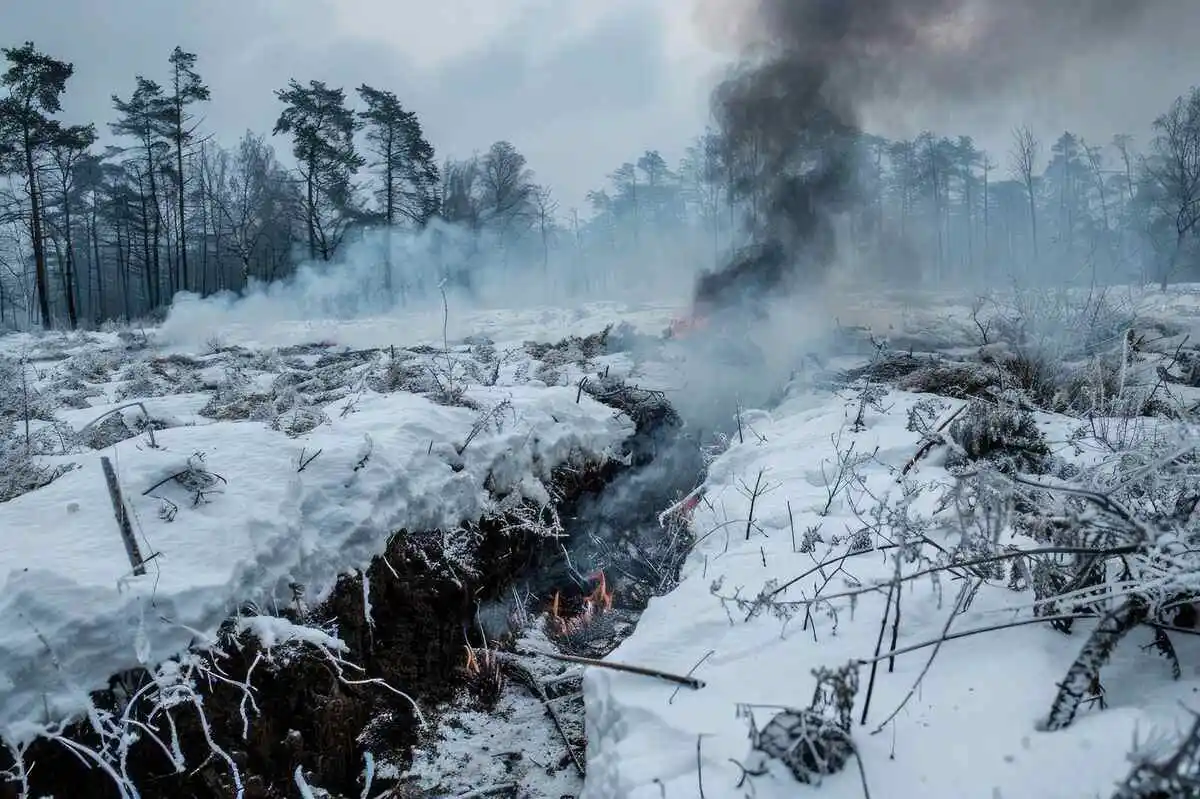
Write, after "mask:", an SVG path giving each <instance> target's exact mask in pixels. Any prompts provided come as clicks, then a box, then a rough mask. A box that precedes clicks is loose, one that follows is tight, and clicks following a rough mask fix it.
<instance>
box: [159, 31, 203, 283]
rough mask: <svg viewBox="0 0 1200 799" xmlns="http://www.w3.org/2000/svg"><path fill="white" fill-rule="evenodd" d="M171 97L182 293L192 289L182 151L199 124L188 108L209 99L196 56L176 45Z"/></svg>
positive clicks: (169, 124) (170, 129) (169, 122)
mask: <svg viewBox="0 0 1200 799" xmlns="http://www.w3.org/2000/svg"><path fill="white" fill-rule="evenodd" d="M169 60H170V63H171V96H170V98H169V100H170V103H169V106H168V108H167V115H166V123H167V127H168V135H169V136H170V139H171V144H172V145H174V148H175V201H176V203H177V204H178V206H177V209H176V210H177V211H178V213H179V222H178V228H179V230H178V240H179V275H180V277H179V281H180V288H182V289H183V290H184V291H188V290H190V289H191V286H192V284H191V281H190V279H189V276H188V250H187V173H186V172H185V171H184V168H183V160H184V151H185V149H186V148H187V147H188V146H189V145H191V144H192V142H193V140H194V139H195V135H196V128H197V127H198V125H193V124H191V122H192V119H193V117H192V115H191V114H190V113H188V106H191V105H193V104H195V103H199V102H204V101H206V100H208V99H209V96H210V95H209V91H208V87H207V86H205V85H204V82H203V81H201V80H200V75H199V74H198V73H197V72H196V55H195V54H194V53H187V52H184V50H183V48H182V47H178V46H176V48H175V49H174V50H172V51H171V57H170V59H169Z"/></svg>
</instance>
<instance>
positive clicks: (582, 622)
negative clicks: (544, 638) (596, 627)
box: [549, 571, 614, 635]
mask: <svg viewBox="0 0 1200 799" xmlns="http://www.w3.org/2000/svg"><path fill="white" fill-rule="evenodd" d="M591 577H592V579H594V580H596V587H595V588H593V589H592V591H591V593H590V594H588V595H587V596H586V597H584V598H583V609H582V610H581V611H580V612H579V613H578V614H576V615H574V616H569V615H567V614H565V613H564V612H563V607H562V594H561V593H560V592H558V591H555V592H554V597H553V598H552V599H551V600H550V619H549V623H550V628H551V631H552V632H554V633H557V634H559V635H569V634H574V633H578V632H580V631H581V630H583V629H584V628H585V627H587V626H588V625H589V624H590V623H591V622H592V621H594V620H595V618H596V617H597V616H599V615H601V614H603V613H607V612H608V611H610V610H612V606H613V596H614V594H613V591H612V589H611V588H609V587H608V579H607V578H606V577H605V576H604V572H602V571H598V572H596V573H595V574H593V575H591Z"/></svg>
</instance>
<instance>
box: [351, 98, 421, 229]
mask: <svg viewBox="0 0 1200 799" xmlns="http://www.w3.org/2000/svg"><path fill="white" fill-rule="evenodd" d="M358 94H359V96H360V97H361V98H362V100H363V102H364V103H366V105H367V107H366V110H364V111H360V112H359V117H360V118H361V119H362V121H363V123H364V124H365V125H366V139H367V142H368V143H369V144H370V146H371V155H373V156H374V158H375V160H374V161H373V162H371V164H370V166H371V167H373V168H375V169H376V170H378V176H379V185H378V187H376V190H375V196H376V200H377V201H378V202H379V206H380V213H381V215H382V217H383V221H384V222H385V223H386V224H387V225H389V226H391V225H395V224H396V223H397V222H399V221H400V220H401V219H406V220H408V221H410V222H412V223H413V224H415V225H418V226H424V225H425V224H426V223H427V222H428V221H429V220H430V218H432V217H433V215H434V214H435V213H436V212H437V188H438V167H437V163H436V162H435V161H434V152H433V145H432V144H430V143H429V141H428V140H427V139H426V138H425V133H424V131H422V130H421V121H420V120H419V119H418V118H417V115H416V114H415V113H414V112H412V111H408V110H406V109H405V108H404V106H403V105H401V103H400V100H399V99H398V98H397V97H396V95H395V94H393V93H392V92H388V91H381V90H379V89H374V88H371V87H370V86H367V85H366V84H364V85H362V86H359V87H358Z"/></svg>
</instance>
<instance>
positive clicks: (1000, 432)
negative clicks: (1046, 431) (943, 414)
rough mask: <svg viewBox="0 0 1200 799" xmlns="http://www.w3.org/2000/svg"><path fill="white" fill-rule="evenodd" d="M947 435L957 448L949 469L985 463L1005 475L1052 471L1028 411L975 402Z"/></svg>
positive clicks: (1038, 433)
mask: <svg viewBox="0 0 1200 799" xmlns="http://www.w3.org/2000/svg"><path fill="white" fill-rule="evenodd" d="M946 432H947V434H948V435H949V437H950V439H951V440H952V441H953V442H954V443H955V444H956V445H957V448H956V451H955V452H953V453H952V454H951V455H950V457H949V458H948V459H947V462H946V465H947V467H950V468H955V467H964V466H967V465H968V464H972V463H976V462H980V461H983V462H986V463H987V464H988V465H989V466H991V467H992V468H994V469H996V470H997V471H999V472H1002V473H1005V474H1016V473H1022V474H1046V473H1047V472H1048V471H1049V470H1050V457H1051V454H1050V447H1049V446H1048V445H1047V444H1046V437H1045V435H1043V433H1042V431H1041V430H1039V429H1038V426H1037V421H1036V420H1035V419H1034V418H1033V415H1032V414H1030V413H1029V412H1028V411H1025V410H1021V409H1019V408H1017V407H1014V406H1012V405H1008V404H1002V405H996V404H992V403H987V402H980V401H975V402H972V403H971V404H970V405H969V406H968V407H967V410H966V412H965V413H963V414H962V415H961V416H959V417H958V418H957V419H955V420H954V421H953V422H951V423H950V426H949V427H948V428H947V431H946Z"/></svg>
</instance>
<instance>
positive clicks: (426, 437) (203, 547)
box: [0, 342, 632, 740]
mask: <svg viewBox="0 0 1200 799" xmlns="http://www.w3.org/2000/svg"><path fill="white" fill-rule="evenodd" d="M110 344H111V342H110ZM89 346H90V345H89ZM112 390H113V387H112V385H109V386H107V387H106V393H108V394H110V395H111V393H112ZM576 394H577V392H576V390H575V389H574V388H573V387H565V386H554V387H545V386H543V387H534V386H529V385H507V386H506V385H502V384H498V385H496V386H492V387H482V386H475V387H472V388H470V389H469V390H468V391H467V393H466V396H467V398H468V399H469V400H471V401H473V402H474V403H475V404H476V405H477V407H478V408H480V409H481V410H473V409H471V408H465V407H447V406H442V405H438V404H435V403H434V402H432V401H431V400H429V399H427V398H425V397H423V396H418V395H415V394H411V393H406V392H395V393H389V394H376V393H371V392H364V394H363V395H362V396H359V397H357V398H356V399H354V401H353V408H352V410H351V411H350V412H347V413H345V414H343V412H342V411H343V409H344V406H345V405H346V402H345V401H339V402H334V403H332V404H331V405H330V406H328V407H326V408H324V409H323V410H324V411H325V414H326V416H327V417H328V422H327V423H325V424H322V425H320V426H318V427H316V428H315V429H314V430H312V431H311V432H309V433H307V434H305V435H302V436H299V437H297V438H290V437H289V436H287V435H286V434H285V433H284V432H281V431H280V430H276V429H272V428H271V427H270V426H268V425H267V424H264V423H263V422H258V421H227V422H212V421H211V420H204V419H199V420H198V417H197V416H196V415H195V411H196V405H197V404H198V400H197V399H196V397H195V396H194V395H191V394H187V395H182V396H172V397H151V398H145V399H143V400H142V401H143V403H144V404H145V406H146V408H147V410H148V411H149V413H150V414H151V416H152V417H154V418H160V419H161V418H167V419H172V420H174V423H177V424H184V425H187V424H191V425H192V426H179V427H172V428H169V429H163V430H158V431H157V432H156V433H155V443H156V444H157V446H151V444H150V442H149V440H148V437H147V436H146V435H141V436H136V437H134V438H130V439H127V440H125V441H122V442H120V443H118V444H116V445H114V446H111V447H108V448H106V449H103V450H98V451H92V450H86V449H84V450H82V451H79V452H75V453H72V454H69V455H61V456H49V457H47V458H44V460H47V461H55V462H72V463H75V464H76V465H77V468H75V469H74V470H73V471H70V472H68V473H67V474H66V475H64V476H63V477H61V478H59V479H58V480H56V481H54V482H53V483H51V484H50V485H48V486H45V487H43V488H41V489H38V490H36V491H33V492H30V493H28V494H25V495H24V496H21V497H18V498H16V499H14V500H12V501H10V502H7V503H4V504H2V505H0V531H3V535H0V564H3V575H4V584H3V589H2V590H0V735H2V736H3V737H4V738H5V739H8V740H16V739H19V738H21V737H23V736H26V735H28V734H29V732H30V731H31V730H33V729H35V728H36V725H37V724H46V723H53V722H57V721H60V720H63V719H66V718H68V717H70V716H72V715H74V714H77V713H79V712H80V711H82V710H84V709H85V708H86V706H87V692H88V691H91V690H96V689H98V688H102V687H104V685H105V684H106V681H107V680H108V678H109V676H110V675H113V674H115V673H117V672H119V671H121V670H123V669H128V668H131V667H134V666H137V665H139V664H140V663H151V664H152V663H156V662H158V661H161V660H163V659H165V658H169V657H171V656H173V655H175V654H176V653H179V652H181V651H182V650H184V649H186V648H187V647H188V646H189V645H190V644H191V643H193V642H194V641H196V640H197V639H198V640H199V641H201V642H203V641H205V640H209V639H210V637H211V636H212V634H213V633H214V631H215V630H216V629H217V627H218V626H219V625H220V624H221V622H222V621H224V620H225V619H226V618H227V617H228V616H230V615H231V614H232V613H234V612H235V611H236V610H237V608H238V607H239V606H242V605H244V604H245V603H247V602H254V603H256V604H257V605H259V606H260V607H263V608H270V607H272V606H274V604H275V603H286V602H288V601H290V597H291V590H290V588H289V586H291V585H292V584H294V583H297V584H301V585H303V586H305V587H306V588H307V597H308V599H309V600H315V599H319V598H320V596H321V593H322V592H323V591H325V590H327V589H328V588H330V587H331V586H332V584H333V582H334V580H335V579H336V577H337V575H338V574H339V573H342V572H345V571H349V570H353V569H356V568H359V567H362V566H365V565H366V564H367V563H368V562H369V561H370V559H371V557H372V556H374V555H376V554H378V553H380V552H381V551H383V548H384V546H385V543H386V540H387V538H388V536H389V535H390V534H391V533H393V532H395V531H397V530H399V529H402V528H409V529H439V528H440V529H446V530H453V529H455V528H456V527H457V526H458V525H459V524H460V523H462V522H463V521H467V520H474V519H477V518H478V517H479V516H480V515H481V514H483V513H484V512H485V511H487V510H488V509H489V503H491V502H493V500H491V499H490V494H489V491H488V489H485V487H484V484H485V482H487V483H488V485H489V487H490V489H491V491H492V492H496V493H498V494H504V493H506V492H509V491H513V492H516V494H517V495H532V497H533V498H537V495H538V494H539V493H540V494H542V495H543V498H544V493H545V489H544V488H542V487H541V484H540V480H542V479H545V478H546V477H548V476H549V474H550V472H551V471H552V470H553V469H554V468H556V467H557V466H560V465H562V464H565V463H567V462H568V461H569V460H571V459H573V458H578V457H592V458H595V457H608V456H610V455H612V454H613V453H614V452H615V451H616V449H617V448H618V447H619V444H620V442H621V441H623V440H624V439H625V438H626V437H627V436H628V435H629V433H630V432H631V431H632V425H631V423H630V422H629V421H628V420H627V419H618V418H616V417H615V415H614V413H613V411H612V409H610V408H608V407H605V406H603V405H601V404H599V403H597V402H595V401H593V400H591V399H590V398H589V397H587V396H586V395H584V396H583V397H581V398H578V401H577V396H576ZM101 399H103V397H102V398H101ZM111 407H112V403H104V402H102V403H101V404H100V405H98V406H94V407H90V408H86V409H80V410H78V411H68V412H66V413H63V414H62V415H61V417H60V418H65V419H69V420H70V421H71V422H72V424H73V425H74V424H77V423H80V421H81V420H83V419H89V420H90V419H95V418H97V417H98V416H99V415H100V414H101V413H103V412H105V411H106V410H108V409H110V408H111ZM494 409H499V410H496V412H492V411H493V410H494ZM128 413H130V414H131V415H132V416H137V415H138V413H139V412H138V411H137V410H133V411H130V412H128ZM485 417H486V418H485ZM481 420H482V421H481ZM201 422H202V423H201ZM80 426H82V425H80ZM473 433H474V435H472V434H473ZM468 439H470V440H469V443H468V444H467V445H466V447H465V448H464V449H462V451H461V454H460V453H459V451H458V450H459V448H461V447H462V445H463V444H464V442H467V441H468ZM302 453H303V455H302ZM316 453H319V455H316V457H315V458H314V459H313V460H312V461H311V462H309V463H308V465H307V466H305V468H304V469H303V471H299V468H300V464H301V462H302V460H301V459H302V457H303V458H304V459H307V458H309V457H312V456H314V455H315V454H316ZM198 454H199V455H200V456H202V461H201V460H200V459H199V457H198ZM101 457H108V458H110V459H111V460H112V463H113V465H114V466H115V468H116V473H117V478H118V481H119V483H120V485H121V486H122V489H123V492H124V495H125V500H126V503H127V505H128V507H129V508H130V512H131V514H132V516H133V518H134V519H135V523H136V529H137V537H138V539H139V543H140V547H141V550H142V554H143V555H144V556H146V557H147V558H148V559H149V562H148V564H147V573H146V574H145V575H144V576H134V575H133V574H132V573H131V567H130V563H129V561H128V559H127V557H126V554H125V550H124V548H123V546H122V543H121V539H120V536H119V532H118V528H117V524H116V522H115V520H114V516H113V511H112V505H111V503H110V499H109V496H108V494H107V489H106V485H105V480H104V477H103V474H102V472H101V465H100V459H101ZM189 464H190V465H191V468H192V470H193V473H196V472H199V473H202V474H203V473H207V474H210V475H213V476H216V477H208V478H204V479H205V480H206V481H207V482H208V483H211V485H208V486H207V487H204V486H200V488H197V486H196V485H192V486H191V487H190V488H185V487H184V486H182V485H180V484H179V483H180V481H178V480H171V479H169V478H170V477H171V475H175V474H179V473H181V472H184V471H186V470H188V469H189ZM164 480H166V482H165V483H163V484H162V485H159V486H158V487H157V488H155V489H154V490H151V491H149V492H148V494H144V492H147V490H148V489H150V488H151V487H152V486H155V485H156V484H159V483H162V481H164ZM201 489H202V490H201ZM198 497H199V499H197V498H198ZM400 687H401V688H402V686H400ZM31 722H34V724H31Z"/></svg>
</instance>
